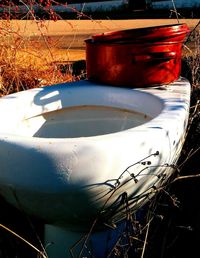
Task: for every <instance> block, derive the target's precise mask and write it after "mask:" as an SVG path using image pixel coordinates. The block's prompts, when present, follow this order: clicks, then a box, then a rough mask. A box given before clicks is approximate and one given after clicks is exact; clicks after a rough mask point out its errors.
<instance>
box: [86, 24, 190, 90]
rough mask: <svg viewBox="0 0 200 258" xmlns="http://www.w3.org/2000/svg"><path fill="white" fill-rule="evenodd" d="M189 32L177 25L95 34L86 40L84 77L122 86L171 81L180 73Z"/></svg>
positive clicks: (181, 25) (184, 26) (147, 84)
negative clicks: (183, 49) (183, 48)
mask: <svg viewBox="0 0 200 258" xmlns="http://www.w3.org/2000/svg"><path fill="white" fill-rule="evenodd" d="M188 32H189V29H188V27H187V25H185V24H180V25H171V26H162V27H161V26H158V27H150V28H142V29H133V30H126V31H118V32H108V33H104V34H98V35H94V36H93V37H92V39H89V40H86V64H87V77H88V79H89V80H92V81H96V82H100V83H104V84H110V85H115V86H122V87H144V86H155V85H161V84H168V83H171V82H173V81H175V80H177V79H178V77H179V76H180V70H181V53H182V43H183V41H184V39H185V36H186V34H187V33H188ZM136 35H137V37H136Z"/></svg>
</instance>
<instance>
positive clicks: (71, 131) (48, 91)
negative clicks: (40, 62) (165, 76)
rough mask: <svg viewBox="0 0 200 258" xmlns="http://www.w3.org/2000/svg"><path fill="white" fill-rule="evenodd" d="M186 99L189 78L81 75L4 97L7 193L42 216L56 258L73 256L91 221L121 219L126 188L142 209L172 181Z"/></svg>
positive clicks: (2, 181)
mask: <svg viewBox="0 0 200 258" xmlns="http://www.w3.org/2000/svg"><path fill="white" fill-rule="evenodd" d="M189 104H190V84H189V82H188V81H187V80H185V79H184V78H180V79H179V80H178V81H176V82H174V83H172V84H170V85H162V86H157V87H153V88H140V89H127V88H119V87H111V86H105V85H104V86H103V85H98V84H94V83H92V82H89V81H80V82H75V83H67V84H59V85H53V86H48V87H43V88H36V89H31V90H27V91H22V92H19V93H15V94H11V95H8V96H5V97H2V98H0V111H1V126H0V194H1V195H2V196H3V197H4V198H5V199H6V200H7V201H8V202H9V203H11V204H13V205H14V206H15V207H20V209H23V210H24V211H25V212H26V213H28V214H30V215H32V216H37V217H38V218H40V219H42V220H44V221H45V223H46V226H45V227H46V229H45V230H46V231H45V232H46V234H45V237H46V243H48V242H51V241H53V242H54V243H55V244H54V245H52V246H49V247H48V248H47V253H48V251H49V256H48V257H49V258H57V257H59V258H64V257H70V254H69V252H68V248H69V246H71V245H73V243H75V242H76V240H78V239H79V237H80V236H82V235H84V234H85V233H87V232H88V231H89V230H90V228H91V224H92V223H93V222H94V221H95V226H96V225H98V229H99V230H100V229H101V225H102V224H103V223H104V222H106V223H107V224H109V223H118V222H119V221H122V220H123V218H124V217H125V216H126V210H125V208H124V206H125V205H124V196H125V195H126V199H127V200H128V203H129V207H130V208H131V210H132V211H136V210H138V209H139V208H140V207H141V206H142V205H144V203H145V202H146V201H148V200H149V198H150V197H151V196H153V194H154V192H155V189H156V188H157V187H159V186H160V185H162V184H164V182H166V180H167V179H168V178H169V176H170V175H171V174H172V173H173V171H174V165H175V164H176V162H177V159H178V157H179V155H180V151H181V148H182V146H183V143H184V140H185V133H186V127H187V122H188V115H189ZM92 233H93V232H92ZM95 234H99V232H98V233H95V232H94V235H95ZM94 252H95V250H94ZM96 252H97V255H96V256H95V257H98V251H96ZM67 255H68V256H67ZM99 257H101V255H99Z"/></svg>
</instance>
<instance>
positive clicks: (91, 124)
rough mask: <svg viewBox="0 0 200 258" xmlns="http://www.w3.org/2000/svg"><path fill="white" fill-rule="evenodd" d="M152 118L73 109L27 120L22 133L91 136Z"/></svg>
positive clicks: (123, 111)
mask: <svg viewBox="0 0 200 258" xmlns="http://www.w3.org/2000/svg"><path fill="white" fill-rule="evenodd" d="M151 119H152V117H150V116H149V115H147V114H144V113H140V112H136V111H134V110H128V109H122V108H118V107H110V106H94V105H86V106H72V107H67V108H63V109H61V110H57V111H52V112H47V113H43V114H41V115H38V116H35V117H31V118H29V119H26V120H25V121H24V130H26V131H27V132H26V133H25V134H27V133H28V135H29V136H33V137H42V138H76V137H90V136H98V135H105V134H110V133H116V132H120V131H124V130H127V129H130V128H133V127H136V126H139V125H142V124H144V123H146V122H148V121H150V120H151Z"/></svg>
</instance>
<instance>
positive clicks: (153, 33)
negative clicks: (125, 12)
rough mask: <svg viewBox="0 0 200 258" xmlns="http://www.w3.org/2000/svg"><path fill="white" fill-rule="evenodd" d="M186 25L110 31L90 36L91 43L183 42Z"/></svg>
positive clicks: (186, 29) (187, 29) (186, 31)
mask: <svg viewBox="0 0 200 258" xmlns="http://www.w3.org/2000/svg"><path fill="white" fill-rule="evenodd" d="M189 31H190V30H189V28H188V26H187V25H186V24H184V23H183V24H172V25H164V26H154V27H147V28H139V29H128V30H120V31H110V32H105V33H101V34H96V35H93V36H92V39H93V42H98V43H101V42H102V43H103V42H110V43H111V42H117V41H124V40H131V41H132V42H134V41H135V42H142V41H144V40H145V41H146V40H148V41H166V40H167V41H171V39H173V38H174V39H173V40H176V41H182V40H184V38H185V36H186V34H187V33H188V32H189Z"/></svg>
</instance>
